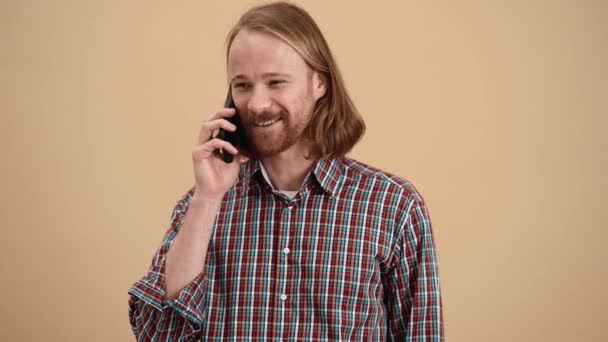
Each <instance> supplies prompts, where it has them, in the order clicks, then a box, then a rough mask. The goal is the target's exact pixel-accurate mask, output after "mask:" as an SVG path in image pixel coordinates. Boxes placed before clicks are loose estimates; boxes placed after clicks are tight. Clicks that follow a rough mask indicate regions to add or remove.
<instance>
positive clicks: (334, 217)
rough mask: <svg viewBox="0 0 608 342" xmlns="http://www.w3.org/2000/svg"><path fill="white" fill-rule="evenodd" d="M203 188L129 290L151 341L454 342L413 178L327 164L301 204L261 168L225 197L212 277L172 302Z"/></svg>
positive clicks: (307, 184) (249, 169)
mask: <svg viewBox="0 0 608 342" xmlns="http://www.w3.org/2000/svg"><path fill="white" fill-rule="evenodd" d="M193 191H194V189H193V188H192V189H190V190H189V191H188V192H187V193H186V194H185V195H184V196H183V197H182V198H181V199H180V200H179V202H178V203H177V205H176V207H175V208H174V209H173V213H172V216H171V224H170V227H169V230H168V231H167V233H166V235H165V237H164V239H163V241H162V244H161V246H160V248H159V249H158V251H157V252H156V254H155V256H154V258H153V260H152V265H151V267H150V270H149V271H148V273H147V275H145V276H144V277H143V278H142V279H140V280H139V281H137V282H136V283H135V284H134V285H133V287H132V288H131V289H130V290H129V294H130V299H129V318H130V322H131V325H132V328H133V332H134V333H135V335H136V336H137V338H138V340H139V341H198V340H205V341H207V340H216V341H223V340H229V339H230V340H247V341H250V340H259V341H281V340H282V341H295V340H303V341H385V340H386V341H443V340H444V337H443V336H444V333H443V320H442V302H441V295H440V288H439V278H438V269H437V259H436V253H435V250H434V242H433V236H432V229H431V221H430V218H429V214H428V210H427V208H426V205H425V203H424V200H423V198H422V197H421V195H420V194H419V193H418V192H417V190H416V189H415V188H414V186H413V185H412V184H411V183H410V182H408V181H407V180H405V179H403V178H401V177H397V176H394V175H391V174H389V173H387V172H384V171H381V170H378V169H376V168H373V167H371V166H369V165H365V164H364V163H362V162H359V161H355V160H353V159H350V158H346V157H343V158H337V159H330V160H320V161H318V162H317V164H316V165H315V167H314V169H313V171H312V172H311V173H310V174H309V175H308V177H307V178H306V179H305V180H304V183H303V185H302V188H301V190H300V192H299V193H298V194H297V195H296V197H295V198H293V199H292V200H290V199H289V198H288V197H287V196H285V195H284V194H282V193H280V192H279V191H276V190H274V189H273V188H272V185H270V184H268V182H266V180H265V179H264V177H263V176H262V174H261V172H260V164H259V162H258V161H254V160H252V161H250V162H248V163H246V164H244V165H243V166H242V168H241V173H240V175H239V178H238V180H237V182H236V183H235V185H234V186H233V187H232V188H231V189H230V190H229V191H228V192H227V193H226V195H225V196H224V199H223V203H222V205H221V208H220V211H219V213H218V215H217V217H216V221H215V227H214V232H213V234H212V236H211V241H210V243H209V247H208V251H207V256H206V266H205V269H204V270H203V272H202V273H201V274H200V275H199V276H198V277H197V278H195V279H194V280H193V281H192V282H191V283H190V284H189V285H188V286H187V287H186V288H184V289H183V290H182V292H181V293H180V295H179V297H178V298H177V299H175V300H164V292H165V289H164V267H165V257H166V255H167V251H168V249H169V248H170V247H171V243H172V241H173V238H174V237H175V236H176V234H177V233H178V232H179V229H180V227H181V225H182V223H183V221H184V219H185V215H186V211H187V209H188V204H189V203H190V200H191V198H192V195H193Z"/></svg>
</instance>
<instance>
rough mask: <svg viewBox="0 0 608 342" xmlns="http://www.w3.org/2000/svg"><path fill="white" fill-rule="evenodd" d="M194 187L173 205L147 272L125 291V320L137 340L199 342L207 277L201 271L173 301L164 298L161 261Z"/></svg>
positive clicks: (163, 274)
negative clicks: (127, 315) (126, 301)
mask: <svg viewBox="0 0 608 342" xmlns="http://www.w3.org/2000/svg"><path fill="white" fill-rule="evenodd" d="M193 191H194V188H192V189H191V190H189V191H188V192H187V193H186V194H185V195H184V196H183V197H182V198H181V199H180V200H179V201H178V203H177V205H176V206H175V208H174V209H173V212H172V214H171V224H170V227H169V229H168V230H167V232H166V234H165V236H164V238H163V241H162V243H161V245H160V247H159V248H158V250H157V251H156V253H155V255H154V257H153V259H152V265H151V266H150V268H149V270H148V273H147V274H146V275H145V276H144V277H143V278H141V279H140V280H138V281H137V282H135V284H133V286H132V287H131V289H129V321H130V323H131V328H132V330H133V333H134V334H135V337H136V338H137V340H138V341H194V340H197V339H200V330H201V322H202V321H203V320H204V319H205V313H206V310H205V309H206V306H207V305H206V303H207V298H206V294H207V274H206V271H203V272H201V273H200V274H199V275H198V276H197V277H196V278H195V279H193V280H192V282H190V283H189V284H188V285H187V286H186V287H185V288H184V289H182V291H181V292H180V294H179V296H178V297H177V298H176V299H174V300H166V299H165V258H166V256H167V252H168V250H169V248H170V247H171V244H172V242H173V239H174V238H175V236H176V235H177V233H178V232H179V230H180V228H181V226H182V224H183V222H184V220H185V218H186V211H187V209H188V205H189V204H190V200H191V199H192V194H193Z"/></svg>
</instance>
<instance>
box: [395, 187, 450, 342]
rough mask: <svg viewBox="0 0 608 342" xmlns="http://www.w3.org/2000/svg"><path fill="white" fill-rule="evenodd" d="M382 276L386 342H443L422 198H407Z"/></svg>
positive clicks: (428, 224)
mask: <svg viewBox="0 0 608 342" xmlns="http://www.w3.org/2000/svg"><path fill="white" fill-rule="evenodd" d="M403 209H404V210H402V211H401V218H400V219H398V220H397V222H398V225H397V228H398V234H397V240H396V243H395V245H394V248H393V253H392V258H391V262H390V265H389V269H388V271H387V273H386V274H385V277H384V282H385V304H386V308H387V316H388V319H387V324H388V331H387V336H388V339H387V340H388V341H408V342H409V341H412V342H413V341H420V342H422V341H424V342H430V341H433V342H435V341H444V340H445V337H444V329H443V313H442V300H441V294H440V288H439V274H438V267H437V258H436V254H435V248H434V241H433V235H432V229H431V221H430V218H429V214H428V210H427V208H426V205H425V204H424V201H423V199H422V198H421V197H419V196H415V197H412V198H410V199H409V200H408V201H407V203H406V204H405V207H404V208H403Z"/></svg>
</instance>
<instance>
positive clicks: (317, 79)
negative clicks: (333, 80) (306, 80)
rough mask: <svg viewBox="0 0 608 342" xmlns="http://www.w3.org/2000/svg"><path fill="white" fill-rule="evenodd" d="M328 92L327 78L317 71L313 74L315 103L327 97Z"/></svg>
mask: <svg viewBox="0 0 608 342" xmlns="http://www.w3.org/2000/svg"><path fill="white" fill-rule="evenodd" d="M326 91H327V78H326V77H325V75H323V74H320V73H318V72H316V71H313V72H312V96H313V98H314V99H315V102H316V101H317V100H318V99H320V98H321V97H323V95H325V92H326Z"/></svg>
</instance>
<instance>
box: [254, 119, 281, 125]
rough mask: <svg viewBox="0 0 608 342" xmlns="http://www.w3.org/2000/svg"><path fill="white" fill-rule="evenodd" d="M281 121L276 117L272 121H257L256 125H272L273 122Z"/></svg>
mask: <svg viewBox="0 0 608 342" xmlns="http://www.w3.org/2000/svg"><path fill="white" fill-rule="evenodd" d="M277 121H279V119H274V120H270V121H264V122H258V123H256V126H270V125H272V124H273V123H275V122H277Z"/></svg>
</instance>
